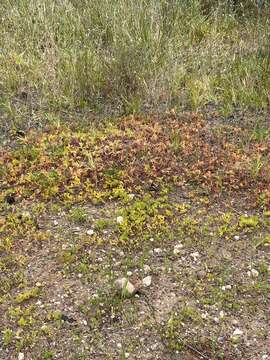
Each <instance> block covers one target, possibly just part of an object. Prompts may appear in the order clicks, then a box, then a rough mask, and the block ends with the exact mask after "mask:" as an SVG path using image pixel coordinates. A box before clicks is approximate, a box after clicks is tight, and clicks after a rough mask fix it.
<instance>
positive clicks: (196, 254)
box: [190, 251, 200, 261]
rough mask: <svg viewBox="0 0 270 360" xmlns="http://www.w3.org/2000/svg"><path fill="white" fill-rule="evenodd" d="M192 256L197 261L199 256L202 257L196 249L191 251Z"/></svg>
mask: <svg viewBox="0 0 270 360" xmlns="http://www.w3.org/2000/svg"><path fill="white" fill-rule="evenodd" d="M190 256H191V257H192V258H193V260H194V261H197V260H198V258H199V257H200V254H199V253H198V251H195V252H193V253H191V254H190Z"/></svg>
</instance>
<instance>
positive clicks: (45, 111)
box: [0, 0, 270, 132]
mask: <svg viewBox="0 0 270 360" xmlns="http://www.w3.org/2000/svg"><path fill="white" fill-rule="evenodd" d="M241 4H242V5H236V6H235V7H234V6H232V5H229V1H227V2H226V1H207V2H205V1H199V0H195V1H183V2H181V3H179V2H178V1H171V2H167V1H163V0H160V1H153V0H144V1H141V2H140V3H135V2H134V1H131V0H128V1H126V0H125V1H124V0H119V1H108V0H101V1H97V0H92V1H85V0H80V1H76V2H75V1H62V2H55V1H52V0H47V1H45V2H44V1H26V0H20V1H17V0H3V1H1V5H0V10H1V19H0V28H1V33H0V35H1V36H0V39H1V40H0V50H1V51H0V74H1V82H0V93H1V103H0V112H1V119H2V120H1V121H2V130H6V131H7V130H11V131H13V132H16V131H18V130H22V129H25V128H31V127H34V126H39V125H41V124H49V123H51V122H54V123H55V122H57V119H59V113H60V114H61V115H60V118H61V119H63V118H66V119H67V120H70V119H71V118H74V117H75V118H77V117H78V115H79V114H80V115H79V120H80V121H82V119H83V118H85V119H86V121H87V122H88V123H89V120H90V119H91V118H96V117H102V118H104V117H106V116H109V115H111V114H117V115H119V114H123V113H125V114H127V113H133V112H138V111H149V110H153V109H154V110H155V111H157V110H158V109H159V110H164V109H165V110H167V109H168V108H174V109H183V108H185V109H195V110H197V109H199V108H205V107H206V106H208V107H209V106H210V107H214V108H217V109H219V110H221V111H222V112H223V113H224V114H230V113H232V111H233V110H235V109H239V108H240V109H242V110H245V109H253V110H258V109H260V110H261V109H267V108H268V106H269V88H270V84H269V79H270V76H269V75H270V73H269V72H270V62H269V59H270V58H269V53H270V52H269V44H270V24H269V5H268V2H267V1H263V2H261V4H260V5H256V4H257V3H256V1H253V0H248V1H245V2H243V3H241Z"/></svg>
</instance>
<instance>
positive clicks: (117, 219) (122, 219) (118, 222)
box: [116, 216, 124, 224]
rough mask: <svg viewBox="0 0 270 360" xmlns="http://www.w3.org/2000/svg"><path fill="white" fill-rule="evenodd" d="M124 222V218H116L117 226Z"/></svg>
mask: <svg viewBox="0 0 270 360" xmlns="http://www.w3.org/2000/svg"><path fill="white" fill-rule="evenodd" d="M123 221H124V218H123V216H117V218H116V222H117V224H122V222H123Z"/></svg>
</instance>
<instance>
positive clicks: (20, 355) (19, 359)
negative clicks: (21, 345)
mask: <svg viewBox="0 0 270 360" xmlns="http://www.w3.org/2000/svg"><path fill="white" fill-rule="evenodd" d="M18 360H24V353H22V352H20V353H19V355H18Z"/></svg>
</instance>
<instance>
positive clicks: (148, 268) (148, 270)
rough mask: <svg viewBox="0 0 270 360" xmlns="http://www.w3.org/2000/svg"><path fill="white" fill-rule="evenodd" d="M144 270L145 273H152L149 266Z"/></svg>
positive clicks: (145, 266)
mask: <svg viewBox="0 0 270 360" xmlns="http://www.w3.org/2000/svg"><path fill="white" fill-rule="evenodd" d="M143 270H144V272H145V273H149V272H150V271H151V268H150V266H149V265H144V267H143Z"/></svg>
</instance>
